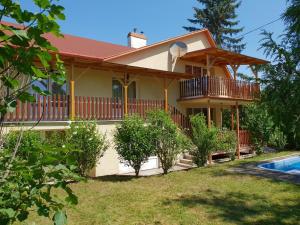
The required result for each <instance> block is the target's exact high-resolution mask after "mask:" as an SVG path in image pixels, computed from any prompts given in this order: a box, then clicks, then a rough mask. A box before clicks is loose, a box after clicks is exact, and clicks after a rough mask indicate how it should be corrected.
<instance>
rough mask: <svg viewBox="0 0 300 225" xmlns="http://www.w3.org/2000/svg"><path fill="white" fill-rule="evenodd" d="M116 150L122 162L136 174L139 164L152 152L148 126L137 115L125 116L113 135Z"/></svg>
mask: <svg viewBox="0 0 300 225" xmlns="http://www.w3.org/2000/svg"><path fill="white" fill-rule="evenodd" d="M114 138H115V144H116V150H117V152H118V154H119V155H120V159H121V161H122V162H123V163H125V164H127V165H129V166H131V167H132V168H133V169H134V171H135V175H136V176H138V175H139V172H140V169H141V166H142V164H143V163H145V162H146V161H147V160H148V158H149V157H150V156H151V155H152V154H153V153H154V147H155V146H154V142H153V138H152V136H151V132H150V129H149V127H148V126H145V122H144V120H142V119H141V118H140V117H138V116H130V117H126V118H125V119H124V120H123V121H122V122H121V125H120V126H118V127H117V130H116V133H115V135H114Z"/></svg>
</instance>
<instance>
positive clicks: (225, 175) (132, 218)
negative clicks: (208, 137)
mask: <svg viewBox="0 0 300 225" xmlns="http://www.w3.org/2000/svg"><path fill="white" fill-rule="evenodd" d="M290 153H291V152H282V153H277V154H268V155H263V156H260V157H256V158H252V159H248V160H241V161H235V162H232V163H226V164H222V165H216V166H212V167H208V168H200V169H192V170H189V171H182V172H174V173H170V174H168V175H166V176H154V177H145V178H138V179H135V178H131V179H130V178H124V177H123V178H121V177H104V178H99V179H97V180H89V181H88V182H86V183H79V184H73V185H72V189H73V190H74V191H75V193H76V194H77V195H78V196H79V204H78V205H77V206H76V207H73V208H69V209H68V210H67V211H68V218H69V224H76V225H81V224H84V225H85V224H87V225H91V224H120V225H123V224H187V225H192V224H213V225H215V224H222V225H225V224H260V225H262V224H270V225H271V224H272V225H273V224H276V225H277V224H300V185H295V184H292V183H287V182H280V181H274V180H269V179H266V178H258V177H253V176H248V175H240V174H233V173H230V172H228V171H227V169H228V168H229V167H231V166H235V165H237V164H239V163H241V162H245V161H257V160H261V159H267V158H272V157H275V156H280V155H285V154H290ZM32 221H35V222H36V224H48V223H49V222H48V221H47V220H45V219H42V218H38V217H34V216H33V215H32V216H31V218H30V221H29V224H31V222H32ZM49 224H50V223H49Z"/></svg>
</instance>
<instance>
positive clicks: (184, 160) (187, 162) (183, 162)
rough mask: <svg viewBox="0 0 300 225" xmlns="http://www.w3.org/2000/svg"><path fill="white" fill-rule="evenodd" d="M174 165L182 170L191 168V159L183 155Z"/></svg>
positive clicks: (187, 155) (186, 154)
mask: <svg viewBox="0 0 300 225" xmlns="http://www.w3.org/2000/svg"><path fill="white" fill-rule="evenodd" d="M176 165H177V166H180V167H183V168H193V167H194V164H193V158H192V156H191V155H189V154H188V153H183V155H182V156H181V157H180V159H179V161H178V162H177V163H176Z"/></svg>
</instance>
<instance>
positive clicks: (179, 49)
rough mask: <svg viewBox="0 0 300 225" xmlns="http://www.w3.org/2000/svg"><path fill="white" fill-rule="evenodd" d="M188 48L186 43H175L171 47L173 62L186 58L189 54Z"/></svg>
mask: <svg viewBox="0 0 300 225" xmlns="http://www.w3.org/2000/svg"><path fill="white" fill-rule="evenodd" d="M187 50H188V47H187V45H186V44H185V43H184V42H180V41H178V42H175V43H173V44H172V45H171V47H170V54H171V56H172V61H174V60H175V59H177V58H179V57H181V56H184V55H185V54H186V53H187Z"/></svg>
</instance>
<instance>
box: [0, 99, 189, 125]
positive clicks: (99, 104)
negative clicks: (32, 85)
mask: <svg viewBox="0 0 300 225" xmlns="http://www.w3.org/2000/svg"><path fill="white" fill-rule="evenodd" d="M71 102H72V101H71V100H70V96H68V95H52V96H40V95H36V96H35V101H34V102H25V103H22V102H21V101H19V100H18V101H17V106H16V109H15V110H14V111H13V112H10V113H7V114H6V116H5V118H4V121H5V123H12V124H18V123H21V124H23V123H37V122H40V121H41V122H58V121H69V120H71V118H70V117H71V116H70V111H71V108H72V107H71ZM124 107H125V105H124V99H120V98H110V97H91V96H75V98H74V110H75V112H74V115H75V118H76V119H78V120H95V121H119V120H122V119H123V118H124V115H125V113H124ZM155 109H161V110H164V101H163V100H153V99H150V100H149V99H128V104H127V111H128V115H139V116H141V117H143V118H145V116H146V114H147V112H148V111H151V110H155ZM168 111H169V113H170V115H171V118H172V119H173V121H174V122H175V123H176V124H177V125H178V126H179V127H181V128H184V129H187V128H189V121H188V119H187V117H186V116H185V115H184V114H182V113H181V112H180V111H179V110H178V109H177V108H176V107H174V106H171V105H169V106H168Z"/></svg>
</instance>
